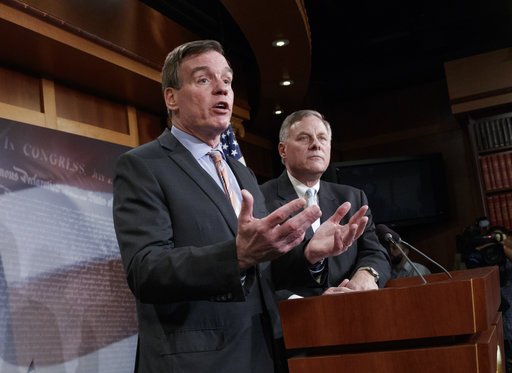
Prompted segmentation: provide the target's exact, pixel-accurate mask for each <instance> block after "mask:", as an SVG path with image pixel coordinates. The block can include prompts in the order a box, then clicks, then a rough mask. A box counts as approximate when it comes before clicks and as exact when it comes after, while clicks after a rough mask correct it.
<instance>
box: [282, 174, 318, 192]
mask: <svg viewBox="0 0 512 373" xmlns="http://www.w3.org/2000/svg"><path fill="white" fill-rule="evenodd" d="M286 173H287V174H288V178H289V179H290V182H291V183H292V186H293V189H295V192H296V193H297V195H298V196H299V197H304V195H305V194H306V190H308V189H310V188H312V189H314V190H316V195H318V191H319V190H320V180H319V181H318V182H317V183H316V184H315V185H313V186H312V187H308V186H307V185H306V184H303V183H302V182H300V181H299V180H297V179H296V178H294V177H293V176H292V175H291V174H290V173H289V172H288V170H286Z"/></svg>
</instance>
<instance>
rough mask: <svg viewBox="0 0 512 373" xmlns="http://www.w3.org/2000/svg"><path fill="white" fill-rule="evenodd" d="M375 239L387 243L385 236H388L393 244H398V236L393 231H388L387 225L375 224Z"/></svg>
mask: <svg viewBox="0 0 512 373" xmlns="http://www.w3.org/2000/svg"><path fill="white" fill-rule="evenodd" d="M375 231H376V233H377V237H379V240H380V241H381V242H387V241H388V240H387V239H386V234H390V235H391V237H392V238H393V240H394V241H395V242H400V236H399V235H398V233H396V232H395V231H394V230H392V229H390V228H389V227H388V226H387V225H384V224H377V225H376V226H375Z"/></svg>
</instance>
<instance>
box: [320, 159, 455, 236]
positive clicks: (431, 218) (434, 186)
mask: <svg viewBox="0 0 512 373" xmlns="http://www.w3.org/2000/svg"><path fill="white" fill-rule="evenodd" d="M331 167H332V168H333V171H334V175H333V178H334V179H335V180H330V181H335V182H337V183H338V184H347V185H351V186H354V187H356V188H359V189H362V190H364V192H365V193H366V195H367V197H368V203H369V206H370V209H371V211H372V214H373V217H374V221H375V223H376V224H386V225H388V226H395V227H396V226H411V225H417V224H422V223H431V222H435V221H437V220H441V219H442V218H445V217H446V216H447V194H446V193H447V191H446V179H445V173H444V164H443V158H442V156H441V154H437V153H436V154H427V155H420V156H410V157H400V158H382V159H370V160H360V161H347V162H338V163H333V164H331Z"/></svg>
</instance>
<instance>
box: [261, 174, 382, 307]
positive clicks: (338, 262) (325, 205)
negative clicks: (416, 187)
mask: <svg viewBox="0 0 512 373" xmlns="http://www.w3.org/2000/svg"><path fill="white" fill-rule="evenodd" d="M260 189H261V191H262V192H263V195H264V196H265V200H266V205H267V209H268V210H269V211H274V210H275V209H277V208H278V207H280V206H282V205H284V204H285V203H287V202H289V201H291V200H293V199H295V198H298V196H297V193H296V192H295V189H293V185H292V183H291V181H290V179H289V177H288V174H287V172H286V171H284V172H283V173H282V174H281V175H280V176H279V177H278V178H277V179H273V180H270V181H268V182H266V183H265V184H263V185H261V186H260ZM318 201H319V206H320V209H321V210H322V217H321V218H320V221H321V222H323V221H325V220H327V219H328V218H330V217H331V216H332V214H334V212H335V211H336V209H337V208H338V207H339V206H340V205H341V204H342V203H343V202H345V201H349V202H350V203H351V205H352V206H351V208H350V211H349V212H348V213H347V215H346V216H345V217H344V218H343V219H342V221H341V224H346V223H347V222H348V220H349V219H350V217H351V216H352V215H353V214H354V213H355V212H356V211H357V210H359V208H360V207H361V206H362V205H366V204H368V200H367V198H366V195H365V194H364V192H363V191H362V190H360V189H356V188H353V187H351V186H348V185H340V184H334V183H329V182H325V181H323V180H321V181H320V189H319V192H318ZM367 216H368V218H369V219H368V224H367V226H366V229H365V231H364V233H363V234H362V235H361V237H359V239H358V240H357V241H355V242H354V243H353V244H352V245H351V246H350V247H349V249H348V250H347V251H346V252H344V253H343V254H341V255H338V256H336V257H331V258H328V259H327V269H326V270H327V271H328V273H327V276H326V278H325V281H323V282H322V283H321V284H317V285H312V286H308V287H302V286H300V287H295V286H294V285H290V287H289V288H288V290H289V292H288V293H287V292H281V293H280V298H283V297H287V296H288V295H291V293H295V294H299V295H302V296H311V295H319V294H321V293H322V292H323V291H324V290H325V289H326V288H327V287H331V286H338V285H339V284H340V283H341V282H342V281H343V280H344V279H345V278H350V277H351V276H352V274H353V272H354V271H355V270H357V268H359V267H365V266H370V267H373V268H374V269H375V270H376V271H377V272H379V275H380V279H379V286H380V287H383V286H384V285H385V284H386V282H387V281H388V280H389V278H390V273H391V267H390V262H389V256H388V253H387V251H386V249H385V248H384V247H383V246H382V245H381V244H380V242H379V239H378V237H377V235H376V233H375V224H374V222H373V219H372V215H371V212H370V210H368V212H367ZM312 234H313V231H312V230H311V229H310V230H309V231H308V233H307V234H306V240H307V239H308V238H310V237H311V235H312ZM301 249H303V248H302V247H298V248H296V249H294V252H293V254H292V253H290V254H288V255H287V257H290V256H291V255H296V256H297V258H296V259H297V260H300V258H304V255H303V252H300V250H301ZM303 260H305V259H303ZM296 262H297V261H293V260H292V261H278V262H276V265H275V266H274V270H275V271H276V272H277V271H278V272H279V273H283V272H285V273H289V274H293V273H297V272H295V269H294V268H292V267H291V266H292V265H294V264H293V263H296Z"/></svg>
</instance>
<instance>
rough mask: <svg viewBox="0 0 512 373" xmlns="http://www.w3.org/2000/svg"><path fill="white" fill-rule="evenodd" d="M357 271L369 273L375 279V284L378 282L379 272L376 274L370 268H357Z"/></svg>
mask: <svg viewBox="0 0 512 373" xmlns="http://www.w3.org/2000/svg"><path fill="white" fill-rule="evenodd" d="M357 270H358V271H367V272H369V273H370V274H371V275H372V276H373V277H374V278H375V282H379V277H380V276H379V272H377V271H376V270H375V269H373V268H372V267H359V268H358V269H357Z"/></svg>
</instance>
